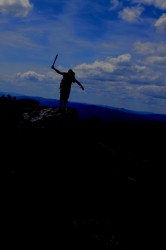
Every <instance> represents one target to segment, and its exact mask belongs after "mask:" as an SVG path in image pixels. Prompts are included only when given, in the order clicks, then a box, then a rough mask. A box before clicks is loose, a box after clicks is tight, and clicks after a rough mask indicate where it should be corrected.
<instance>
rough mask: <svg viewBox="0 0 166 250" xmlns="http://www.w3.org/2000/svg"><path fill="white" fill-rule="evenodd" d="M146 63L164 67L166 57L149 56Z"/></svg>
mask: <svg viewBox="0 0 166 250" xmlns="http://www.w3.org/2000/svg"><path fill="white" fill-rule="evenodd" d="M146 62H147V63H150V64H156V65H160V66H166V56H149V57H148V58H147V59H146Z"/></svg>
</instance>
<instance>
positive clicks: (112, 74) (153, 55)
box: [0, 0, 166, 114]
mask: <svg viewBox="0 0 166 250" xmlns="http://www.w3.org/2000/svg"><path fill="white" fill-rule="evenodd" d="M56 54H58V58H57V61H56V65H55V66H56V67H57V68H58V69H59V70H62V71H67V70H68V69H69V68H72V69H73V70H74V71H75V72H76V78H77V80H79V81H80V82H81V83H82V85H83V86H84V87H85V90H84V91H82V90H81V88H80V87H79V86H78V85H77V84H73V86H72V91H71V95H70V98H69V101H71V102H72V101H74V102H80V103H88V104H99V105H106V106H111V107H118V108H125V109H130V110H136V111H147V112H154V113H162V114H166V77H165V72H166V0H123V1H122V0H68V1H67V0H0V92H2V91H5V92H14V93H19V94H25V95H29V96H41V97H46V98H55V99H59V83H60V80H61V76H60V75H58V74H56V72H55V71H53V70H52V69H51V65H52V62H53V60H54V58H55V55H56Z"/></svg>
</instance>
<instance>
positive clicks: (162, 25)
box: [154, 13, 166, 32]
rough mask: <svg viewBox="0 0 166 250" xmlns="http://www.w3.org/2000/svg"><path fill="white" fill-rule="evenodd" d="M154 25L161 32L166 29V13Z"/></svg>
mask: <svg viewBox="0 0 166 250" xmlns="http://www.w3.org/2000/svg"><path fill="white" fill-rule="evenodd" d="M154 26H155V27H156V29H157V30H159V31H161V32H164V31H166V13H164V14H162V16H161V17H160V18H159V19H158V20H157V21H156V22H155V25H154Z"/></svg>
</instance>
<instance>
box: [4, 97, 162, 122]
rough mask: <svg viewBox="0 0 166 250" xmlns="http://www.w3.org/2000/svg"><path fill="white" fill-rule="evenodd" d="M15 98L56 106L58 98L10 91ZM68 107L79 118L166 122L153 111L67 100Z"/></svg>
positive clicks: (160, 115)
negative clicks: (144, 111) (145, 111)
mask: <svg viewBox="0 0 166 250" xmlns="http://www.w3.org/2000/svg"><path fill="white" fill-rule="evenodd" d="M2 95H8V93H3V92H0V96H2ZM10 95H11V96H15V97H16V99H31V100H37V101H38V102H39V104H40V105H41V106H50V107H57V106H58V105H59V100H56V99H49V98H43V97H38V96H26V95H19V94H15V93H10ZM68 107H73V108H75V109H77V112H78V114H79V117H80V119H81V120H85V119H101V120H103V121H138V122H143V121H147V120H148V121H160V122H166V115H162V114H155V113H143V112H136V111H131V110H127V109H123V108H122V109H120V108H113V107H106V106H101V105H92V104H86V103H77V102H70V101H69V102H68Z"/></svg>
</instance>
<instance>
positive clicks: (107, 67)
mask: <svg viewBox="0 0 166 250" xmlns="http://www.w3.org/2000/svg"><path fill="white" fill-rule="evenodd" d="M130 60H131V55H130V54H124V55H120V56H118V57H116V58H113V57H108V58H107V59H106V60H105V61H95V62H94V63H92V64H85V63H84V64H80V65H78V66H76V67H75V68H74V70H76V71H77V72H78V71H79V75H80V76H81V77H87V76H92V77H95V76H101V75H102V74H103V73H113V72H114V71H115V70H117V69H118V67H120V65H125V64H126V63H128V62H130Z"/></svg>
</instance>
